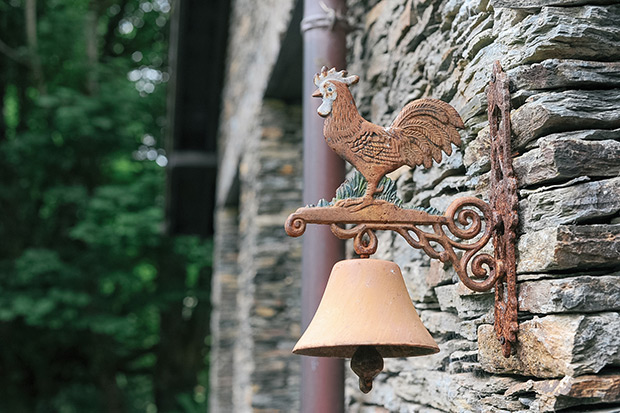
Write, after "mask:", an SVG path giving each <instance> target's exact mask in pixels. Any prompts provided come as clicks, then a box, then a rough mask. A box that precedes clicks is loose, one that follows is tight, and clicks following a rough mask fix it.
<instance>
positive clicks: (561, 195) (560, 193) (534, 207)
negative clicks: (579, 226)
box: [519, 146, 620, 232]
mask: <svg viewBox="0 0 620 413" xmlns="http://www.w3.org/2000/svg"><path fill="white" fill-rule="evenodd" d="M619 148H620V146H619ZM618 159H620V158H618ZM618 164H620V162H618ZM619 166H620V165H619ZM618 211H620V177H618V178H612V179H606V180H602V181H595V182H586V183H583V184H578V185H571V186H569V187H567V188H558V189H553V190H550V191H543V192H539V193H533V194H531V195H529V196H528V197H527V198H526V199H522V200H521V201H520V202H519V224H520V226H521V229H522V230H523V231H524V232H531V231H537V230H540V229H543V228H548V227H550V226H554V225H558V224H560V225H563V224H576V223H579V222H583V221H585V220H588V219H593V218H601V217H606V216H611V215H614V214H615V213H617V212H618Z"/></svg>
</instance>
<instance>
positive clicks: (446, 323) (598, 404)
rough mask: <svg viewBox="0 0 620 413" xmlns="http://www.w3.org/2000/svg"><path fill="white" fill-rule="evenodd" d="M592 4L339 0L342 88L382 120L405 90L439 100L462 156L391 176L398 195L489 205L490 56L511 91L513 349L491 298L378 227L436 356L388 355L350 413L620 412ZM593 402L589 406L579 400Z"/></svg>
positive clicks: (605, 8)
mask: <svg viewBox="0 0 620 413" xmlns="http://www.w3.org/2000/svg"><path fill="white" fill-rule="evenodd" d="M610 3H615V2H612V1H599V0H528V1H525V0H523V1H522V0H495V1H493V0H491V1H489V0H464V1H456V0H447V1H430V0H382V1H376V0H374V1H373V0H368V1H361V0H350V1H349V4H348V5H349V10H350V12H351V13H352V14H353V17H354V18H355V19H356V20H357V21H358V22H359V23H360V28H359V30H357V31H354V32H353V33H352V34H351V35H350V36H349V50H350V56H349V62H350V63H349V67H348V69H349V72H350V73H355V74H359V75H360V76H361V81H360V82H359V84H358V85H356V86H355V87H353V88H352V91H353V93H354V94H355V95H356V101H357V102H358V105H359V109H360V110H361V112H362V114H363V115H364V116H365V117H366V118H367V119H368V120H370V121H372V122H374V123H377V124H383V125H389V124H390V123H391V121H392V120H393V117H394V116H395V115H396V114H397V112H398V110H400V108H402V107H403V106H404V104H405V103H407V102H409V101H410V100H413V99H417V98H421V97H435V98H439V99H442V100H444V101H447V102H449V103H451V104H452V105H453V106H455V107H456V109H457V110H458V111H459V113H460V114H461V116H462V117H463V120H464V121H465V124H466V131H465V132H464V136H463V138H464V139H463V140H464V144H463V150H461V151H456V152H455V153H454V154H453V155H452V156H450V157H448V158H447V159H444V161H443V162H442V163H441V164H439V165H434V166H433V167H432V168H430V169H428V170H424V169H421V168H418V169H414V170H401V171H399V173H398V174H397V175H396V179H397V183H398V189H399V192H400V196H401V198H402V199H403V200H404V201H405V203H406V204H408V205H419V206H423V207H435V208H437V209H439V210H442V211H443V210H445V209H446V207H447V206H448V205H449V204H450V202H452V201H453V200H454V199H456V198H457V197H460V196H465V195H475V196H480V197H482V198H484V199H488V194H489V191H490V190H492V188H488V171H489V158H488V154H489V132H488V122H487V113H486V95H485V87H486V85H487V84H488V82H489V80H490V75H491V70H492V64H493V62H494V61H495V60H499V61H500V62H501V64H502V66H503V67H504V69H505V70H506V71H507V73H508V75H509V78H510V80H511V85H512V90H511V92H512V97H513V99H512V104H513V111H512V115H511V116H512V123H513V151H514V158H513V159H514V167H515V171H516V173H517V178H518V182H519V191H520V192H519V198H520V204H519V220H520V226H519V234H518V237H519V241H518V254H519V256H518V266H517V272H518V294H519V296H518V299H519V324H520V330H519V334H518V340H519V344H518V345H517V346H516V349H515V351H514V354H513V355H512V356H511V357H509V358H504V357H503V356H502V353H501V349H500V345H499V342H498V341H497V338H496V337H495V332H494V330H493V300H494V296H493V293H492V292H489V293H474V292H472V291H469V290H468V289H467V288H466V287H464V286H463V285H462V284H460V283H459V282H458V278H457V277H456V276H455V273H454V272H453V271H452V269H451V268H450V267H449V266H444V265H443V264H441V263H439V262H437V261H432V262H431V261H430V260H429V259H428V258H426V257H425V256H424V255H423V254H422V253H420V252H419V251H417V250H413V249H411V248H410V247H409V246H408V244H406V243H405V242H404V240H402V239H400V238H399V237H398V236H397V235H394V234H391V233H382V234H379V237H380V238H379V251H378V253H377V254H376V256H377V258H384V259H389V260H393V261H395V262H396V263H398V264H399V265H400V266H401V268H402V269H403V273H404V275H405V278H406V279H407V280H406V281H407V284H408V288H409V290H410V294H411V297H412V299H413V301H414V305H415V306H416V308H417V310H418V312H419V313H420V316H421V318H422V320H423V322H424V324H425V325H426V327H427V328H428V329H429V331H430V332H431V334H433V336H434V337H435V339H436V340H437V342H438V343H439V346H440V348H441V352H440V353H438V354H436V355H433V356H427V357H419V358H410V359H387V360H386V369H385V370H384V372H383V373H382V374H381V375H379V376H378V377H377V379H375V388H374V389H373V391H372V392H370V393H369V394H368V395H363V394H361V393H360V392H359V391H358V390H357V382H356V379H355V377H353V376H351V377H348V378H347V406H348V407H347V409H348V411H350V412H379V411H390V412H516V411H520V412H523V411H535V412H551V411H557V410H561V409H573V410H572V411H577V412H580V411H584V410H585V409H586V408H587V409H588V411H600V412H608V411H617V410H614V409H618V408H620V407H618V406H620V313H619V311H620V215H619V211H620V177H619V175H620V23H619V22H620V5H618V4H610ZM590 409H592V410H590Z"/></svg>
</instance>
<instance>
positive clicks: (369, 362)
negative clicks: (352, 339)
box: [351, 346, 383, 393]
mask: <svg viewBox="0 0 620 413" xmlns="http://www.w3.org/2000/svg"><path fill="white" fill-rule="evenodd" d="M351 370H353V372H354V373H355V374H357V376H358V377H359V378H360V390H361V391H362V392H363V393H368V392H369V391H370V390H372V381H373V379H374V378H375V377H377V375H378V374H379V373H381V370H383V357H381V354H379V352H378V351H377V349H376V348H375V347H374V346H359V347H358V348H357V350H355V353H354V354H353V357H352V358H351Z"/></svg>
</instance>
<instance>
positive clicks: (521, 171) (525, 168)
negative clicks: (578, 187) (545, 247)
mask: <svg viewBox="0 0 620 413" xmlns="http://www.w3.org/2000/svg"><path fill="white" fill-rule="evenodd" d="M597 132H601V133H597ZM601 135H604V136H608V137H611V136H614V135H616V136H617V138H618V139H620V130H615V131H596V130H590V131H581V132H578V133H572V134H554V135H550V136H546V137H544V138H541V139H539V142H538V143H539V147H538V148H535V149H533V150H531V151H529V152H526V153H525V154H523V155H522V156H520V157H518V158H515V159H514V161H513V165H514V169H515V174H516V175H517V180H518V182H519V187H527V186H529V185H537V184H541V183H547V182H554V181H560V180H565V179H571V178H575V177H578V176H589V177H612V176H618V175H620V162H619V161H618V160H619V159H620V142H619V141H617V140H612V139H606V140H587V139H588V138H590V137H593V136H601ZM467 149H468V150H469V148H467ZM465 153H466V156H465V159H468V158H467V151H466V152H465Z"/></svg>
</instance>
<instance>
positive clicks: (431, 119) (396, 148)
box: [312, 67, 464, 211]
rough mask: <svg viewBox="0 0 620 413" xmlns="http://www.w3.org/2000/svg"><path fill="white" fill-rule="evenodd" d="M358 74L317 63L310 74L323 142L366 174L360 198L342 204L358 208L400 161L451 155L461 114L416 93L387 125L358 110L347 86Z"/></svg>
mask: <svg viewBox="0 0 620 413" xmlns="http://www.w3.org/2000/svg"><path fill="white" fill-rule="evenodd" d="M358 81H359V76H355V75H353V76H348V75H347V72H346V71H344V70H342V71H340V72H336V69H330V70H327V68H326V67H323V68H322V69H321V72H320V73H317V74H316V75H315V76H314V84H315V85H316V86H317V87H318V90H316V91H315V92H314V93H313V94H312V96H313V97H320V98H322V99H323V102H322V103H321V105H320V106H319V108H318V113H319V115H320V116H322V117H324V118H325V125H324V127H323V134H324V135H325V141H326V142H327V145H329V147H330V148H331V149H332V150H333V151H334V152H336V153H337V154H338V155H339V156H340V157H341V158H343V159H345V160H346V161H348V162H349V163H351V165H353V166H354V167H355V168H356V169H357V170H358V171H360V173H361V174H362V175H363V176H364V178H366V181H367V182H368V186H367V187H366V193H365V194H364V196H363V197H362V198H357V199H349V200H346V201H345V202H343V203H341V204H340V205H341V206H345V207H351V210H353V211H357V210H360V209H362V208H365V207H366V206H368V205H371V204H372V203H373V197H374V195H375V193H379V192H381V191H382V189H383V188H377V186H378V185H379V182H380V181H381V178H382V177H383V176H384V175H385V174H387V173H390V172H392V171H394V170H396V169H398V168H399V167H401V166H403V165H409V166H411V167H415V166H417V165H424V167H426V168H430V167H431V165H432V164H433V160H435V161H436V162H440V161H441V158H442V152H445V153H446V154H448V155H450V154H451V153H452V144H453V143H454V144H455V145H460V144H461V136H460V135H459V132H458V131H457V129H459V128H463V127H464V125H463V120H462V119H461V117H460V116H459V114H458V112H457V111H456V110H455V109H454V108H453V107H452V106H450V105H449V104H448V103H446V102H443V101H441V100H437V99H418V100H414V101H413V102H411V103H409V104H407V105H406V106H405V107H404V108H403V109H402V110H401V111H400V113H399V114H398V116H397V117H396V119H395V120H394V122H392V125H391V126H390V127H388V128H383V127H381V126H378V125H375V124H373V123H371V122H368V121H367V120H366V119H364V118H362V116H361V115H360V114H359V112H358V111H357V107H356V106H355V101H354V100H353V96H352V95H351V92H350V91H349V86H350V85H353V84H355V83H357V82H358Z"/></svg>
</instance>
